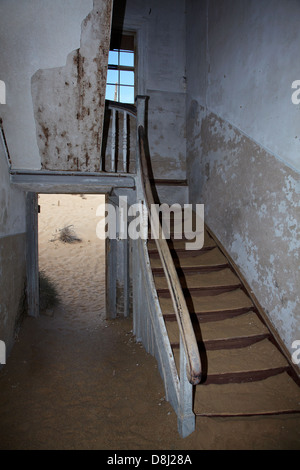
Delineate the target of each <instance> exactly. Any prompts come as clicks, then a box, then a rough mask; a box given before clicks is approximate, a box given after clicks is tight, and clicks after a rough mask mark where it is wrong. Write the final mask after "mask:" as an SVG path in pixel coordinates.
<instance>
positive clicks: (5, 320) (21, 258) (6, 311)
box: [0, 143, 26, 354]
mask: <svg viewBox="0 0 300 470" xmlns="http://www.w3.org/2000/svg"><path fill="white" fill-rule="evenodd" d="M25 209H26V208H25V194H24V193H23V192H21V191H19V190H17V189H15V188H12V187H11V185H10V182H9V173H8V166H7V162H6V157H5V154H4V149H3V147H2V143H0V340H2V341H5V343H6V348H7V353H8V354H9V352H10V349H11V347H12V344H13V341H14V335H15V333H16V331H17V328H18V323H19V320H20V318H21V316H22V314H23V313H24V310H25V309H26V305H25V287H26V259H25V252H26V215H25V214H26V212H25Z"/></svg>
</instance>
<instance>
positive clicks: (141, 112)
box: [135, 95, 148, 199]
mask: <svg viewBox="0 0 300 470" xmlns="http://www.w3.org/2000/svg"><path fill="white" fill-rule="evenodd" d="M147 99H148V96H145V95H137V96H136V97H135V105H136V159H135V171H136V174H139V173H140V170H141V164H140V157H139V151H140V150H139V131H138V129H139V126H143V127H144V129H145V127H146V102H147ZM138 186H139V185H138ZM142 194H143V190H142V188H141V187H138V199H140V198H142Z"/></svg>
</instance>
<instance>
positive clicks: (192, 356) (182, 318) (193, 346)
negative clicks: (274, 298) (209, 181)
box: [109, 96, 202, 437]
mask: <svg viewBox="0 0 300 470" xmlns="http://www.w3.org/2000/svg"><path fill="white" fill-rule="evenodd" d="M146 100H147V97H145V96H138V97H137V107H135V106H132V105H125V104H122V103H116V102H109V109H111V111H112V120H111V124H112V130H111V135H112V144H111V154H112V156H111V171H116V168H115V158H114V155H115V151H116V149H115V140H116V133H117V122H116V113H117V112H118V113H124V120H125V118H126V114H127V113H129V114H130V115H131V116H133V117H135V118H136V119H137V159H136V187H137V199H138V201H139V202H140V203H141V204H142V205H144V206H145V207H146V211H145V213H146V214H147V216H148V218H149V219H150V222H151V211H153V210H154V211H157V210H158V209H157V204H155V198H154V194H153V190H152V187H151V184H150V179H149V172H148V164H149V161H150V155H149V153H148V140H147V134H146V131H145V128H146ZM127 138H128V136H127V131H126V130H125V125H124V130H123V168H124V171H125V168H126V158H125V157H126V155H125V153H126V152H125V149H126V148H127ZM156 220H157V221H158V224H157V226H156V225H155V224H154V225H153V224H152V225H151V229H152V233H153V235H154V238H155V242H156V246H157V249H158V253H159V256H160V260H161V263H162V266H163V270H164V274H165V276H166V279H167V283H168V287H169V291H170V295H171V299H172V303H173V308H174V312H175V315H176V319H177V324H178V327H179V334H180V374H179V377H178V376H177V373H175V374H174V369H176V367H175V361H174V356H173V354H172V349H171V346H170V342H169V339H168V338H167V332H166V329H165V324H164V321H163V316H162V313H161V310H160V306H159V302H158V299H157V294H156V289H155V285H154V281H153V276H152V272H151V268H150V261H149V257H148V252H147V250H146V248H145V247H146V245H143V244H140V245H136V246H137V248H136V250H135V251H134V253H133V254H132V257H133V258H134V259H133V261H132V262H133V265H134V267H133V269H132V272H133V275H132V276H133V280H132V281H133V283H134V284H135V288H134V292H135V293H136V294H135V295H133V303H135V304H136V305H135V308H134V310H135V311H136V315H135V314H134V322H136V323H137V322H139V323H143V325H134V332H136V334H137V336H138V337H139V336H140V338H138V339H141V340H142V341H143V343H147V344H144V346H145V347H146V349H147V350H149V351H150V352H153V354H154V355H156V357H157V358H158V359H159V361H160V362H161V364H160V369H161V374H162V376H163V378H164V382H165V388H166V395H168V394H169V395H170V400H169V401H170V402H171V403H172V406H173V407H174V409H175V411H176V413H177V416H178V430H179V433H180V434H181V436H183V437H185V436H187V435H189V434H190V433H191V432H193V431H194V429H195V415H194V413H193V386H194V385H197V384H198V383H199V382H200V381H201V376H202V367H201V359H200V353H199V348H198V344H197V340H196V336H195V332H194V329H193V325H192V321H191V317H190V314H189V310H188V307H187V304H186V300H185V297H184V294H183V291H182V287H181V284H180V281H179V278H178V274H177V271H176V268H175V265H174V261H173V258H172V255H171V252H170V249H169V246H168V243H167V241H166V239H165V238H164V235H163V226H162V224H161V223H160V222H159V217H158V213H157V212H156ZM145 225H146V227H143V228H142V230H144V232H143V233H146V234H147V233H148V230H147V229H148V224H147V221H145ZM138 258H141V260H140V261H139V260H138ZM141 271H142V272H141ZM144 271H145V272H144ZM135 297H136V298H135ZM153 311H155V313H154V315H153V316H155V315H156V316H157V317H158V318H157V319H153V318H152V319H151V321H150V320H149V319H147V314H148V313H149V314H152V313H153ZM140 316H143V317H144V318H143V319H141V318H140ZM151 322H152V323H153V325H152V326H150V323H151ZM154 323H155V325H154ZM147 329H150V330H151V332H150V333H149V331H146V330H147ZM153 331H154V332H155V333H154V334H157V335H158V339H156V343H157V348H165V351H159V352H158V353H157V354H155V351H154V350H155V347H153V342H154V340H153V338H152V335H153ZM149 338H150V339H149ZM150 343H151V344H150ZM156 352H157V351H156ZM162 356H164V359H162ZM169 381H171V382H173V383H171V384H170V383H169ZM174 391H175V392H174ZM174 396H175V398H174Z"/></svg>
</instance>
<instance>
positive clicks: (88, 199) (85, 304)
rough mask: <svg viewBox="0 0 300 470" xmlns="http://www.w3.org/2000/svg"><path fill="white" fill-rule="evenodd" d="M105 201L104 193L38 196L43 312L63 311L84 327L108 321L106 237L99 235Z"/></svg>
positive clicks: (49, 314)
mask: <svg viewBox="0 0 300 470" xmlns="http://www.w3.org/2000/svg"><path fill="white" fill-rule="evenodd" d="M104 204H105V195H102V194H39V195H38V208H39V210H38V212H39V214H38V265H39V266H38V270H39V281H40V282H39V290H40V299H39V304H40V314H45V315H48V316H55V313H57V314H62V315H64V316H67V317H68V318H69V319H71V320H73V321H74V322H75V323H76V322H78V324H79V323H80V325H81V327H84V325H89V326H90V325H93V324H99V322H100V323H101V321H103V320H105V318H106V301H105V299H106V254H105V240H104V239H100V238H98V236H97V233H96V228H97V224H98V222H99V216H97V209H98V208H99V206H100V205H104ZM52 288H54V290H55V292H53V291H52ZM49 290H50V291H51V292H52V294H53V296H54V299H53V296H52V299H51V298H49V295H51V292H50V293H49ZM57 296H58V303H57V305H56V303H55V302H52V300H54V301H55V299H56V297H57Z"/></svg>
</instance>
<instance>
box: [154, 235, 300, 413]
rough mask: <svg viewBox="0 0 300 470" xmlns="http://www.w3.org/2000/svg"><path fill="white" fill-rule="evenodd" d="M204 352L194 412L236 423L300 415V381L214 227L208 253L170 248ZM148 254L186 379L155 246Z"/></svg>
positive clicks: (179, 245) (179, 243)
mask: <svg viewBox="0 0 300 470" xmlns="http://www.w3.org/2000/svg"><path fill="white" fill-rule="evenodd" d="M168 244H169V247H170V251H171V254H172V257H173V260H174V263H175V266H176V269H177V273H178V276H179V279H180V283H181V286H182V289H183V292H184V295H185V298H186V302H187V306H188V309H189V312H190V315H191V319H192V323H193V327H194V331H195V334H196V338H197V341H198V345H199V351H200V356H201V361H202V368H203V378H202V381H201V383H200V384H199V385H197V386H195V387H194V389H195V393H194V413H195V414H196V415H198V416H209V417H234V416H259V415H278V414H293V413H300V389H299V377H298V375H297V373H296V372H295V370H294V369H293V367H292V365H291V363H290V362H289V360H288V357H287V354H286V352H285V351H283V349H282V348H281V345H279V343H278V341H277V339H276V337H275V333H274V332H272V329H271V328H270V325H269V324H268V323H267V319H266V318H264V316H263V314H262V312H261V310H260V308H259V307H258V306H257V303H256V302H255V301H254V300H253V296H252V295H251V292H250V290H249V288H248V286H247V283H246V282H245V281H244V280H243V278H242V276H241V274H240V273H239V271H238V270H237V268H236V266H235V265H234V263H233V262H232V260H231V259H230V258H229V256H228V254H227V253H226V252H225V250H224V249H223V247H222V246H221V245H220V243H219V242H218V240H217V239H216V237H215V236H214V235H213V233H212V232H211V231H210V230H209V229H208V227H206V229H205V237H204V246H203V248H202V249H201V250H199V251H186V250H185V240H174V239H171V240H169V241H168ZM148 253H149V258H150V264H151V269H152V274H153V278H154V282H155V286H156V289H157V294H158V299H159V303H160V307H161V311H162V314H163V318H164V321H165V325H166V329H167V332H168V336H169V340H170V343H171V347H172V350H173V354H174V358H175V363H176V366H177V371H178V375H179V330H178V326H177V321H176V316H175V313H174V309H173V304H172V301H171V297H170V293H169V289H168V285H167V280H166V278H165V275H164V271H163V267H162V265H161V261H160V257H159V254H158V251H157V248H156V244H155V241H154V240H151V239H149V241H148Z"/></svg>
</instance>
